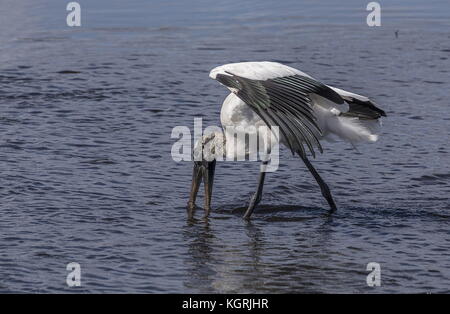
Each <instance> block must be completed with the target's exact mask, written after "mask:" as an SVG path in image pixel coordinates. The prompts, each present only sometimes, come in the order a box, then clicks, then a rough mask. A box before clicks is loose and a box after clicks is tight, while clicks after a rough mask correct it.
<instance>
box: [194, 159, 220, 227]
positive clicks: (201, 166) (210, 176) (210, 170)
mask: <svg viewBox="0 0 450 314" xmlns="http://www.w3.org/2000/svg"><path fill="white" fill-rule="evenodd" d="M215 169H216V160H213V161H206V160H203V161H196V162H194V169H193V172H192V184H191V193H190V196H189V202H188V217H189V218H192V217H193V216H194V211H195V208H196V205H195V201H196V199H197V194H198V190H199V188H200V185H201V183H202V180H203V181H204V184H205V199H204V203H205V206H204V209H205V217H208V215H209V212H210V210H211V197H212V190H213V182H214V172H215Z"/></svg>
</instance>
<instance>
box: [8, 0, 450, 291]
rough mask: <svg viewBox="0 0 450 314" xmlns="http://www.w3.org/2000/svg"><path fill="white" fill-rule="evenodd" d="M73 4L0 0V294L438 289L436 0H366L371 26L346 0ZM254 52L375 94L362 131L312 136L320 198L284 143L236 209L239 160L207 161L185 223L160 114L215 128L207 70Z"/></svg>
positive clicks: (240, 188) (442, 39) (443, 28)
mask: <svg viewBox="0 0 450 314" xmlns="http://www.w3.org/2000/svg"><path fill="white" fill-rule="evenodd" d="M79 2H80V4H81V7H82V26H81V27H79V28H70V27H68V26H67V25H66V24H65V21H66V14H67V12H66V11H65V5H66V4H65V3H61V1H56V0H54V1H40V2H37V1H19V2H18V1H12V0H3V3H4V7H5V8H6V7H7V8H8V10H2V13H1V14H0V17H1V18H0V28H1V29H2V32H1V33H0V43H1V45H0V87H1V92H0V134H1V137H0V167H1V168H0V169H1V176H0V200H1V202H0V215H1V216H0V217H1V219H0V238H1V241H0V291H1V292H46V293H48V292H146V293H154V292H160V293H161V292H178V293H179V292H186V293H198V292H212V293H216V292H220V293H231V292H238V293H242V292H249V293H286V292H301V293H308V292H339V293H344V292H345V293H348V292H350V293H351V292H362V293H366V292H402V293H405V292H420V293H425V292H450V288H449V283H450V253H449V249H450V237H449V231H448V226H449V220H450V213H449V209H450V208H449V207H450V206H449V204H450V202H449V193H450V157H449V156H450V155H449V153H450V151H449V146H448V143H449V139H450V136H449V134H450V126H449V123H450V115H449V101H448V95H449V92H448V86H449V84H450V75H449V70H450V69H449V65H450V62H449V57H450V27H449V26H450V13H449V12H450V6H449V4H448V2H446V1H444V0H442V1H427V2H426V3H425V2H422V1H382V26H381V27H376V28H370V27H368V26H367V25H366V23H365V20H366V16H367V13H368V12H367V11H366V10H365V6H366V3H361V2H360V1H356V0H354V1H346V2H345V4H339V5H337V4H336V3H335V1H323V2H322V1H321V2H320V4H318V3H316V2H311V1H293V0H292V1H291V0H289V1H283V2H281V3H277V5H274V2H273V1H268V0H267V1H256V0H255V1H253V0H251V1H244V2H243V1H237V0H232V1H227V2H226V3H222V4H219V3H212V2H211V1H206V0H203V1H195V2H192V3H191V2H189V3H187V2H186V1H181V0H180V1H159V0H155V1H143V0H131V1H127V2H126V3H125V2H123V1H106V0H102V1H95V3H93V2H92V1H79ZM395 31H399V32H398V34H399V36H398V38H396V37H395ZM254 60H270V61H278V62H283V63H285V64H287V65H290V66H293V67H297V68H299V69H301V70H302V71H304V72H306V73H309V74H311V75H313V76H314V77H316V78H318V79H320V80H322V81H324V82H325V83H327V84H331V85H335V86H338V87H340V88H343V89H348V90H350V91H354V92H357V93H361V94H364V95H368V96H370V97H371V98H373V99H374V100H375V101H376V102H377V103H379V104H380V106H381V107H382V108H383V109H385V110H386V112H387V114H388V118H387V119H384V121H383V131H382V134H381V137H380V140H379V141H378V142H377V143H375V144H370V145H365V146H360V147H359V152H356V151H355V150H353V149H352V147H351V146H350V145H348V144H345V143H340V142H338V143H325V144H324V146H325V154H324V155H321V156H319V157H318V158H317V159H316V160H315V161H314V164H315V165H316V167H317V168H318V170H319V171H320V172H321V173H322V175H323V177H324V178H325V179H326V181H327V182H328V183H329V185H330V187H331V189H332V191H333V194H334V196H335V199H336V202H337V204H338V207H339V211H338V212H337V213H336V214H335V215H332V216H329V215H327V212H326V211H327V204H326V202H325V201H324V200H323V198H322V196H321V194H320V191H319V188H318V187H317V186H316V184H315V182H314V180H313V179H312V178H311V176H310V174H309V173H308V172H307V171H306V169H305V167H304V166H303V165H302V163H301V161H300V160H299V159H298V158H294V157H292V156H290V154H289V152H288V151H287V150H284V151H282V161H281V165H280V169H279V171H277V172H276V173H273V174H272V173H270V174H268V176H267V182H266V186H265V190H264V195H263V201H262V205H261V206H260V207H259V208H257V210H256V211H255V214H254V217H253V219H252V221H251V222H250V223H246V222H245V221H243V220H242V219H241V216H242V214H243V211H244V207H245V205H246V203H247V202H248V200H249V198H250V196H251V194H252V193H253V191H254V189H255V188H256V181H257V175H258V174H257V173H258V165H257V164H255V163H247V162H246V163H223V164H219V165H218V166H217V174H216V182H215V191H214V197H213V207H214V210H213V213H212V215H211V218H210V219H209V220H208V221H204V220H201V219H198V220H195V221H187V219H186V208H185V204H186V202H187V197H188V193H189V184H190V176H191V164H190V163H175V162H174V161H172V159H171V157H170V151H171V146H172V144H173V143H174V141H175V140H174V139H171V138H170V134H171V131H172V128H173V127H174V126H177V125H186V126H189V127H193V121H194V120H193V119H194V117H203V118H204V125H205V126H206V125H209V124H212V125H218V124H219V123H220V121H219V112H220V105H221V103H222V101H223V99H224V98H225V97H226V95H227V91H226V90H225V89H224V88H223V87H221V86H220V85H219V84H218V83H217V82H215V81H213V80H210V79H209V78H208V72H209V70H210V69H211V68H213V67H215V66H217V65H220V64H224V63H228V62H238V61H254ZM200 216H201V213H198V218H200ZM69 262H78V263H80V265H81V268H82V286H81V287H79V288H68V287H67V285H66V283H65V279H66V275H67V273H68V272H67V271H66V264H67V263H69ZM369 262H378V263H380V264H381V271H382V285H381V287H376V288H370V287H368V286H367V284H366V276H367V274H368V272H367V271H366V265H367V263H369Z"/></svg>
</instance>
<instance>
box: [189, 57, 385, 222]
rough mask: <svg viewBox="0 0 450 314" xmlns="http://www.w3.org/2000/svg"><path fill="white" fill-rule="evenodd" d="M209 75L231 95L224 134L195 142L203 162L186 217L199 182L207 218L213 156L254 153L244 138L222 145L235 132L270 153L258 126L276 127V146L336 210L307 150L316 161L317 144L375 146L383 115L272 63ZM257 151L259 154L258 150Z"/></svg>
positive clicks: (221, 68) (224, 107)
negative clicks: (295, 160) (294, 159)
mask: <svg viewBox="0 0 450 314" xmlns="http://www.w3.org/2000/svg"><path fill="white" fill-rule="evenodd" d="M209 76H210V77H211V78H212V79H215V80H217V81H218V82H219V83H221V84H222V85H224V86H225V87H227V88H228V89H229V90H230V91H231V93H230V94H229V95H228V96H227V97H226V99H225V101H224V102H223V105H222V109H221V113H220V120H221V124H222V127H223V132H222V131H216V132H213V133H211V134H206V135H205V136H204V137H203V138H202V139H201V141H200V142H199V143H196V149H195V151H194V155H196V154H197V155H198V153H199V151H200V152H201V153H202V154H203V155H204V156H208V159H205V158H204V159H203V160H202V161H201V162H196V163H195V166H194V173H193V180H192V188H191V196H190V200H189V203H188V204H189V209H190V210H191V211H190V212H191V214H192V212H193V209H194V208H195V199H196V195H197V191H198V187H199V181H200V180H201V178H202V177H203V178H204V180H205V210H206V215H208V214H209V210H210V201H211V193H212V182H213V176H214V169H215V161H216V159H214V158H211V157H214V154H215V153H218V154H219V155H222V154H225V156H226V158H227V160H235V158H236V157H238V158H239V156H241V157H242V156H248V155H249V154H254V153H255V152H254V151H252V148H255V147H249V145H248V141H246V140H245V137H244V136H237V145H236V146H235V145H231V146H230V145H227V144H226V143H228V142H229V141H230V140H231V141H233V142H234V141H235V139H236V137H235V135H236V132H242V133H243V134H244V133H246V134H249V133H251V134H250V135H256V136H258V137H260V138H263V139H270V141H266V142H264V143H263V145H264V146H265V147H264V150H265V151H266V152H268V151H270V148H272V147H273V144H275V143H274V142H273V140H272V139H271V137H270V136H268V134H267V133H271V131H270V129H268V128H262V129H260V128H259V127H260V126H269V127H273V126H278V127H279V129H280V132H281V134H280V138H279V140H280V142H281V143H283V144H284V145H285V146H287V147H288V148H289V149H290V150H291V151H292V153H294V154H298V155H299V156H300V157H301V159H302V160H303V162H304V163H305V165H306V166H307V168H308V170H309V171H310V172H311V174H312V175H313V177H314V178H315V180H316V181H317V183H318V184H319V186H320V188H321V192H322V195H323V196H324V197H325V199H326V200H327V202H328V204H329V205H330V208H331V211H334V210H336V204H335V203H334V200H333V197H332V195H331V192H330V190H329V188H328V185H327V184H326V183H325V182H324V181H323V179H322V178H321V177H320V175H319V174H318V172H317V171H316V169H315V168H314V167H313V166H312V164H311V163H310V161H309V160H308V158H307V156H306V148H308V149H309V151H310V152H311V154H312V155H313V156H315V150H319V151H320V152H322V151H323V149H322V145H321V143H320V141H321V140H322V139H330V140H333V138H334V137H338V138H340V139H342V140H344V141H347V142H350V143H351V144H352V145H353V146H354V145H355V144H357V143H360V142H375V141H377V139H378V135H377V130H378V125H379V120H380V118H381V116H385V115H386V114H385V113H384V111H383V110H381V109H380V108H378V107H377V106H376V104H375V103H374V102H373V101H371V100H370V99H369V98H368V97H365V96H362V95H358V94H355V93H351V92H347V91H345V90H342V89H339V88H336V87H332V86H327V85H325V84H323V83H321V82H319V81H318V80H316V79H314V78H313V77H311V76H309V75H308V74H306V73H304V72H302V71H300V70H297V69H295V68H292V67H289V66H286V65H283V64H280V63H276V62H268V61H263V62H241V63H231V64H226V65H222V66H219V67H216V68H214V69H213V70H211V72H210V74H209ZM229 127H231V128H229ZM230 130H232V131H230ZM252 132H253V133H252ZM261 132H265V134H261ZM261 135H262V136H261ZM211 144H214V145H211ZM205 149H206V150H207V151H206V152H205ZM257 150H258V152H260V151H261V147H260V148H259V149H257ZM258 152H256V153H258ZM238 160H239V159H238ZM263 165H267V160H263ZM262 169H264V167H263V168H262ZM264 178H265V171H264V170H262V171H261V173H260V178H259V181H258V188H257V190H256V192H255V194H254V195H253V197H252V199H251V201H250V204H249V206H248V209H247V211H246V213H245V215H244V218H249V217H250V215H251V214H252V212H253V209H254V208H255V206H256V205H257V204H258V203H259V201H260V199H261V195H262V187H263V184H264Z"/></svg>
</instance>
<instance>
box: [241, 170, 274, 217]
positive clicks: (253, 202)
mask: <svg viewBox="0 0 450 314" xmlns="http://www.w3.org/2000/svg"><path fill="white" fill-rule="evenodd" d="M267 163H268V162H267V161H263V162H262V165H261V171H260V172H259V179H258V188H257V189H256V192H255V194H253V196H252V198H251V200H250V204H249V205H248V208H247V211H246V212H245V214H244V219H250V216H251V215H252V213H253V210H254V209H255V207H256V205H258V204H259V202H260V201H261V197H262V190H263V186H264V179H265V177H266V172H265V167H266V165H267Z"/></svg>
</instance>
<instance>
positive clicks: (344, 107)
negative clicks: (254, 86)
mask: <svg viewBox="0 0 450 314" xmlns="http://www.w3.org/2000/svg"><path fill="white" fill-rule="evenodd" d="M227 73H233V74H236V75H239V76H243V77H246V78H249V79H254V80H267V79H272V78H276V77H284V76H289V75H296V74H297V75H302V76H307V77H310V78H312V77H311V76H310V75H308V74H306V73H304V72H302V71H300V70H297V69H294V68H292V67H289V66H286V65H283V64H280V63H276V62H269V61H263V62H240V63H231V64H226V65H222V66H219V67H216V68H214V69H213V70H211V72H210V74H209V76H210V77H211V78H213V79H216V77H217V74H227ZM329 87H330V88H331V89H333V90H334V91H335V92H337V93H338V94H339V95H341V96H343V97H350V98H356V99H358V100H360V101H363V102H369V101H370V99H369V98H367V97H365V96H361V95H358V94H355V93H351V92H347V91H345V90H342V89H339V88H336V87H332V86H329ZM230 90H231V91H232V93H230V95H228V96H227V98H226V99H225V101H224V102H223V105H222V110H221V113H220V120H221V123H222V126H242V127H247V126H252V125H255V126H259V125H265V123H264V121H262V119H261V118H260V117H259V116H258V114H256V112H255V111H254V110H252V109H251V108H250V107H249V106H248V105H247V104H246V103H245V102H244V101H242V100H241V99H240V98H239V97H237V96H236V94H235V93H234V91H233V90H232V89H230ZM310 97H311V100H312V104H313V107H312V108H313V110H314V113H315V115H316V118H317V123H318V125H319V127H320V128H321V129H322V132H323V138H324V139H328V140H333V136H337V137H339V138H340V139H342V140H344V141H347V142H350V143H351V144H352V145H356V144H358V143H361V142H375V141H377V140H378V135H377V134H376V133H375V132H376V131H378V129H379V128H378V127H377V125H378V122H375V123H374V121H365V120H361V119H359V118H357V117H345V116H340V114H341V113H345V112H348V110H349V105H348V103H346V102H345V103H344V104H337V103H333V102H331V101H329V100H328V99H326V98H324V97H322V96H319V95H316V94H311V95H310ZM281 142H283V143H285V142H286V141H285V140H283V139H282V140H281Z"/></svg>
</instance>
